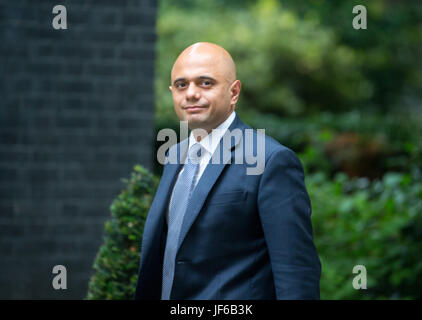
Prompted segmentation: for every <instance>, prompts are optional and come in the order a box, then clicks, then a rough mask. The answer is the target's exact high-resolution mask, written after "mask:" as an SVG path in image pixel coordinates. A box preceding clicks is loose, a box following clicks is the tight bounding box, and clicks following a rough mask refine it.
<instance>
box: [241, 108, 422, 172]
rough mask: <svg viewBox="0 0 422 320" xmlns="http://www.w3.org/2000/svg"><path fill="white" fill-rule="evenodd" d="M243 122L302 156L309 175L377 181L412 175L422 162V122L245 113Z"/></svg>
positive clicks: (367, 115) (396, 118)
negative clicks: (387, 175) (394, 175)
mask: <svg viewBox="0 0 422 320" xmlns="http://www.w3.org/2000/svg"><path fill="white" fill-rule="evenodd" d="M241 118H242V120H243V121H245V122H246V123H248V124H250V125H251V126H252V127H254V128H265V129H266V134H268V135H270V136H272V137H274V138H275V139H276V140H278V141H279V142H280V143H281V144H284V145H286V146H287V147H289V148H291V149H292V150H294V151H295V152H297V153H298V154H299V157H300V159H301V160H302V162H304V167H305V169H306V171H307V173H314V172H318V171H322V172H324V173H325V174H327V175H328V176H329V177H333V176H334V174H335V173H336V172H338V171H343V172H345V173H347V174H348V175H349V176H350V177H355V176H358V177H359V176H364V177H369V178H372V179H373V178H376V177H381V176H382V175H383V174H384V173H386V172H388V171H396V172H403V173H406V172H410V170H411V168H412V167H416V166H420V164H421V163H422V125H421V118H420V117H415V116H413V117H412V116H410V115H407V114H402V115H401V114H391V115H389V114H387V115H381V114H379V113H369V112H365V113H364V112H361V111H351V112H347V113H342V114H336V115H334V114H332V113H319V114H317V115H314V116H307V117H303V118H300V119H298V118H284V119H282V118H280V117H277V116H275V115H271V114H260V113H256V112H243V113H242V116H241Z"/></svg>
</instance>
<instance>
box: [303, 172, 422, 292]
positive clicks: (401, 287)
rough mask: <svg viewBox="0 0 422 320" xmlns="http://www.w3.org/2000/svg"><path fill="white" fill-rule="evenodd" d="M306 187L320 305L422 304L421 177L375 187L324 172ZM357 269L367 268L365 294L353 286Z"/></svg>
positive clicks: (388, 179) (391, 176)
mask: <svg viewBox="0 0 422 320" xmlns="http://www.w3.org/2000/svg"><path fill="white" fill-rule="evenodd" d="M306 181H307V188H308V191H309V194H310V196H311V201H312V209H313V213H312V218H313V220H312V221H313V225H314V238H315V244H316V247H317V250H318V253H319V255H320V258H321V263H322V270H323V272H322V276H321V299H375V298H376V299H420V298H422V291H421V290H420V289H421V287H422V282H421V279H422V262H421V260H420V259H419V254H420V252H421V251H422V242H421V240H422V201H421V199H422V172H421V171H420V170H417V169H415V170H414V171H413V172H412V173H411V174H402V173H393V172H390V173H388V174H386V175H384V177H383V178H382V179H379V180H375V181H373V182H370V181H369V180H368V179H366V178H359V179H352V180H350V179H348V178H347V177H346V176H345V175H344V174H342V173H340V174H338V175H336V177H335V179H334V180H331V179H330V180H328V179H327V177H326V176H325V175H324V174H323V173H321V172H320V173H316V174H313V175H309V176H308V177H307V179H306ZM358 264H361V265H364V266H365V267H366V271H367V289H366V290H355V289H354V288H353V286H352V280H353V277H354V276H355V275H354V274H352V269H353V267H354V266H355V265H358Z"/></svg>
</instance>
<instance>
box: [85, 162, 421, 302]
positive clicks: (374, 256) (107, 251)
mask: <svg viewBox="0 0 422 320" xmlns="http://www.w3.org/2000/svg"><path fill="white" fill-rule="evenodd" d="M306 185H307V189H308V192H309V194H310V197H311V202H312V210H313V213H312V219H313V225H314V238H315V244H316V247H317V250H318V253H319V255H320V259H321V263H322V277H321V298H322V299H370V298H378V299H380V298H394V299H401V298H422V293H421V291H420V287H421V283H420V279H422V262H421V261H420V259H419V253H420V252H421V250H422V242H421V240H422V201H421V198H422V172H421V171H420V170H418V169H415V170H413V172H412V173H411V174H403V173H392V172H390V173H388V174H386V175H384V177H383V178H382V179H377V180H374V181H372V182H371V181H369V180H368V179H367V178H359V179H348V178H347V177H346V176H345V175H344V174H343V173H339V174H337V175H336V176H335V178H334V179H328V178H327V176H326V175H325V174H324V173H322V172H318V173H315V174H310V175H308V176H307V179H306ZM156 187H157V179H156V178H154V177H153V176H152V175H151V174H149V173H148V172H147V171H146V170H145V169H144V168H142V167H140V166H136V167H135V171H134V172H133V173H132V175H131V179H130V181H129V182H128V184H127V187H126V189H125V190H123V191H122V193H121V194H120V195H119V196H118V197H117V199H116V200H115V201H114V202H113V205H112V207H111V212H112V217H111V219H110V220H109V221H107V222H106V224H105V238H104V244H103V245H102V246H101V248H100V250H99V253H98V255H97V257H96V260H95V263H94V275H93V276H92V278H91V281H90V283H89V291H88V297H87V298H88V299H131V298H132V297H133V295H134V290H135V286H136V280H137V271H138V267H139V258H140V254H139V253H140V252H139V251H140V244H141V239H142V232H143V228H144V224H145V218H146V215H147V211H148V208H149V206H150V204H151V201H152V197H153V195H154V193H155V188H156ZM357 264H362V265H364V266H365V267H366V269H367V276H368V283H367V286H368V289H367V290H355V289H353V287H352V279H353V276H354V275H353V274H352V269H353V267H354V266H355V265H357Z"/></svg>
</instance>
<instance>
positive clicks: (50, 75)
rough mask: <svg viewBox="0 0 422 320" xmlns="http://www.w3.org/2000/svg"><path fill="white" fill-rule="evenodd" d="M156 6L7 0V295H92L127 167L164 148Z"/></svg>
mask: <svg viewBox="0 0 422 320" xmlns="http://www.w3.org/2000/svg"><path fill="white" fill-rule="evenodd" d="M57 4H61V5H64V6H65V7H66V9H67V23H68V26H67V27H68V29H67V30H54V29H53V27H52V24H51V23H52V20H53V17H54V15H53V14H52V9H53V7H54V6H55V5H57ZM155 16H156V3H155V1H152V0H97V1H93V0H71V1H49V0H38V1H34V0H13V1H2V2H0V61H1V64H0V66H1V69H0V298H3V299H16V298H27V299H41V298H52V299H81V298H84V297H85V296H86V291H87V285H88V280H89V278H90V275H91V274H92V264H93V261H94V258H95V255H96V253H97V250H98V248H99V246H100V244H101V243H102V235H103V224H104V221H105V220H106V219H108V218H109V217H110V211H109V207H110V204H111V202H112V200H113V199H114V197H115V196H116V195H117V194H118V193H119V192H120V190H121V189H122V188H123V186H124V184H123V183H122V182H121V178H122V177H127V176H128V175H129V173H130V172H131V170H132V168H133V165H134V164H136V163H140V164H143V165H144V166H146V167H147V168H151V167H152V161H153V159H154V155H153V141H154V137H153V67H154V46H155V37H156V36H155ZM58 264H62V265H65V266H66V267H67V280H68V281H67V287H68V289H67V290H54V289H53V287H52V279H53V277H54V275H53V274H52V269H53V267H54V266H55V265H58Z"/></svg>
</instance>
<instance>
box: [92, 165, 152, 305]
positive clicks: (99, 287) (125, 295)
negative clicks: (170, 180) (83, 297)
mask: <svg viewBox="0 0 422 320" xmlns="http://www.w3.org/2000/svg"><path fill="white" fill-rule="evenodd" d="M124 182H125V183H126V188H125V189H124V190H123V191H122V192H121V194H120V195H119V196H118V197H117V198H116V199H115V200H114V201H113V203H112V205H111V219H110V220H108V221H106V223H105V228H104V243H103V245H102V246H101V247H100V249H99V252H98V254H97V257H96V258H95V262H94V265H93V268H94V274H93V276H92V277H91V280H90V282H89V286H88V295H87V299H133V296H134V294H135V287H136V281H137V278H138V274H137V271H138V268H139V261H140V244H141V242H142V234H143V230H144V225H145V220H146V217H147V214H148V210H149V207H150V205H151V203H152V199H153V196H154V194H155V190H156V188H157V185H158V179H157V178H156V177H154V176H153V175H152V174H151V173H149V172H148V171H147V170H146V169H145V168H143V167H142V166H139V165H137V166H135V167H134V171H133V172H132V174H131V177H130V179H129V180H127V179H124Z"/></svg>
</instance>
